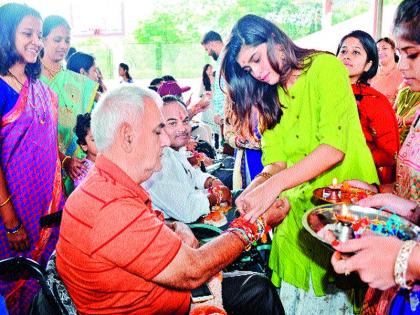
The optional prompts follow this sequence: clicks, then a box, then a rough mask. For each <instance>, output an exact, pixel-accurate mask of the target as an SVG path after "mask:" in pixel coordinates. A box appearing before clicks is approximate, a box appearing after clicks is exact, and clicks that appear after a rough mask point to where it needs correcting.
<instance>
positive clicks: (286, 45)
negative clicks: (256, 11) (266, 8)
mask: <svg viewBox="0 0 420 315" xmlns="http://www.w3.org/2000/svg"><path fill="white" fill-rule="evenodd" d="M264 43H266V44H267V56H268V60H269V62H270V65H271V67H272V68H273V70H274V71H275V72H277V73H278V74H279V75H280V82H278V84H277V85H269V84H267V83H264V82H260V81H258V80H256V79H254V78H253V77H252V76H251V74H249V73H248V72H247V71H245V70H243V69H242V68H241V67H240V66H239V64H238V63H237V61H236V58H237V56H238V54H239V51H240V50H241V48H242V46H244V45H249V46H258V45H260V44H264ZM277 45H279V46H280V49H282V51H283V53H284V59H282V65H281V67H280V64H279V60H278V54H277V53H278V47H277ZM315 52H317V51H316V50H308V49H303V48H300V47H298V46H296V45H295V44H294V43H293V42H292V40H291V39H290V38H289V37H288V36H287V35H286V34H285V33H284V32H283V31H281V30H280V29H279V28H278V27H277V26H276V25H275V24H273V23H272V22H270V21H268V20H266V19H264V18H261V17H259V16H256V15H252V14H249V15H245V16H244V17H242V18H241V19H239V21H238V22H237V23H236V24H235V26H234V27H233V29H232V32H231V34H230V37H229V40H228V42H227V44H226V46H225V48H224V50H223V52H222V61H221V76H223V77H224V79H225V80H226V88H227V96H228V103H229V104H230V106H231V107H232V110H233V113H234V114H235V116H236V118H237V119H236V122H237V123H235V125H238V124H239V123H240V124H242V125H245V126H248V128H250V126H251V124H250V123H249V122H250V119H251V109H252V106H256V107H257V109H258V111H259V113H260V115H261V119H260V123H261V124H260V129H261V131H264V130H265V129H272V128H274V126H275V125H276V124H277V123H278V122H279V121H280V118H281V115H282V113H283V111H282V105H281V104H280V100H279V98H278V91H277V89H278V87H279V86H280V87H282V88H283V89H284V90H286V83H287V80H288V78H289V77H290V75H291V72H292V71H293V70H296V69H300V70H306V69H307V68H309V67H310V64H311V62H309V63H305V64H304V63H303V59H304V58H305V57H307V56H309V55H311V54H313V53H315ZM216 79H218V80H220V79H219V78H216ZM219 85H220V81H219Z"/></svg>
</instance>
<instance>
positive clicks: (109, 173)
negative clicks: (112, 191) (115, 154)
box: [95, 154, 150, 202]
mask: <svg viewBox="0 0 420 315" xmlns="http://www.w3.org/2000/svg"><path fill="white" fill-rule="evenodd" d="M95 167H96V168H97V169H98V171H99V173H100V174H101V175H103V176H106V177H109V178H110V179H112V180H113V181H115V182H117V183H119V184H120V185H122V186H124V187H126V188H128V189H130V190H131V191H133V192H134V193H135V194H136V195H138V196H139V197H140V198H141V199H142V201H144V202H146V201H148V200H149V199H150V197H149V194H148V193H147V192H146V191H145V190H144V189H143V187H141V186H140V184H137V183H136V182H134V181H133V180H132V179H131V178H130V177H129V176H128V175H127V173H125V172H124V171H123V170H122V169H121V168H120V167H119V166H118V165H116V164H115V163H113V162H112V161H111V160H109V159H107V158H106V157H105V156H103V155H102V154H99V155H98V156H97V157H96V161H95Z"/></svg>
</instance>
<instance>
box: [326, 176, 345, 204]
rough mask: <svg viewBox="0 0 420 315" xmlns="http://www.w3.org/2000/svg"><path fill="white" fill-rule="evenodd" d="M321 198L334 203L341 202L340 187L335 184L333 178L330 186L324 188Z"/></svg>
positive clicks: (335, 179)
mask: <svg viewBox="0 0 420 315" xmlns="http://www.w3.org/2000/svg"><path fill="white" fill-rule="evenodd" d="M323 196H324V198H328V199H331V200H335V201H338V200H341V185H338V184H337V178H333V180H332V185H330V186H328V187H325V188H324V192H323Z"/></svg>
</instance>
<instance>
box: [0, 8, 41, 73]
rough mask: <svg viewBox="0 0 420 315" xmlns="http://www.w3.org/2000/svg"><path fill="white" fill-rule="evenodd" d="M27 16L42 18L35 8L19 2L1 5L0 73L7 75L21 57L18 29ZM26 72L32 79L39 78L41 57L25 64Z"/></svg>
mask: <svg viewBox="0 0 420 315" xmlns="http://www.w3.org/2000/svg"><path fill="white" fill-rule="evenodd" d="M26 16H33V17H35V18H38V19H40V20H42V19H41V15H40V14H39V12H38V11H36V10H35V9H33V8H31V7H29V6H27V5H25V4H18V3H8V4H5V5H3V6H1V7H0V21H1V22H0V74H1V75H6V74H7V73H8V71H9V69H10V67H12V66H13V65H14V64H15V63H16V62H18V61H19V60H20V59H21V56H20V55H19V54H18V52H17V50H16V45H15V40H16V39H15V38H16V29H17V27H18V26H19V24H20V23H21V22H22V20H23V18H24V17H26ZM25 74H26V75H27V76H28V78H30V79H33V80H35V79H37V78H38V77H39V75H40V74H41V61H40V57H39V56H38V58H37V59H36V62H35V63H27V64H26V65H25Z"/></svg>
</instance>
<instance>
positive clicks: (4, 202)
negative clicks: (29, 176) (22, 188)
mask: <svg viewBox="0 0 420 315" xmlns="http://www.w3.org/2000/svg"><path fill="white" fill-rule="evenodd" d="M10 198H12V196H11V195H9V197H7V198H6V200H5V201H3V202H2V203H1V204H0V208H3V207H4V206H5V205H6V204H7V203H8V202H9V201H10Z"/></svg>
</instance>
